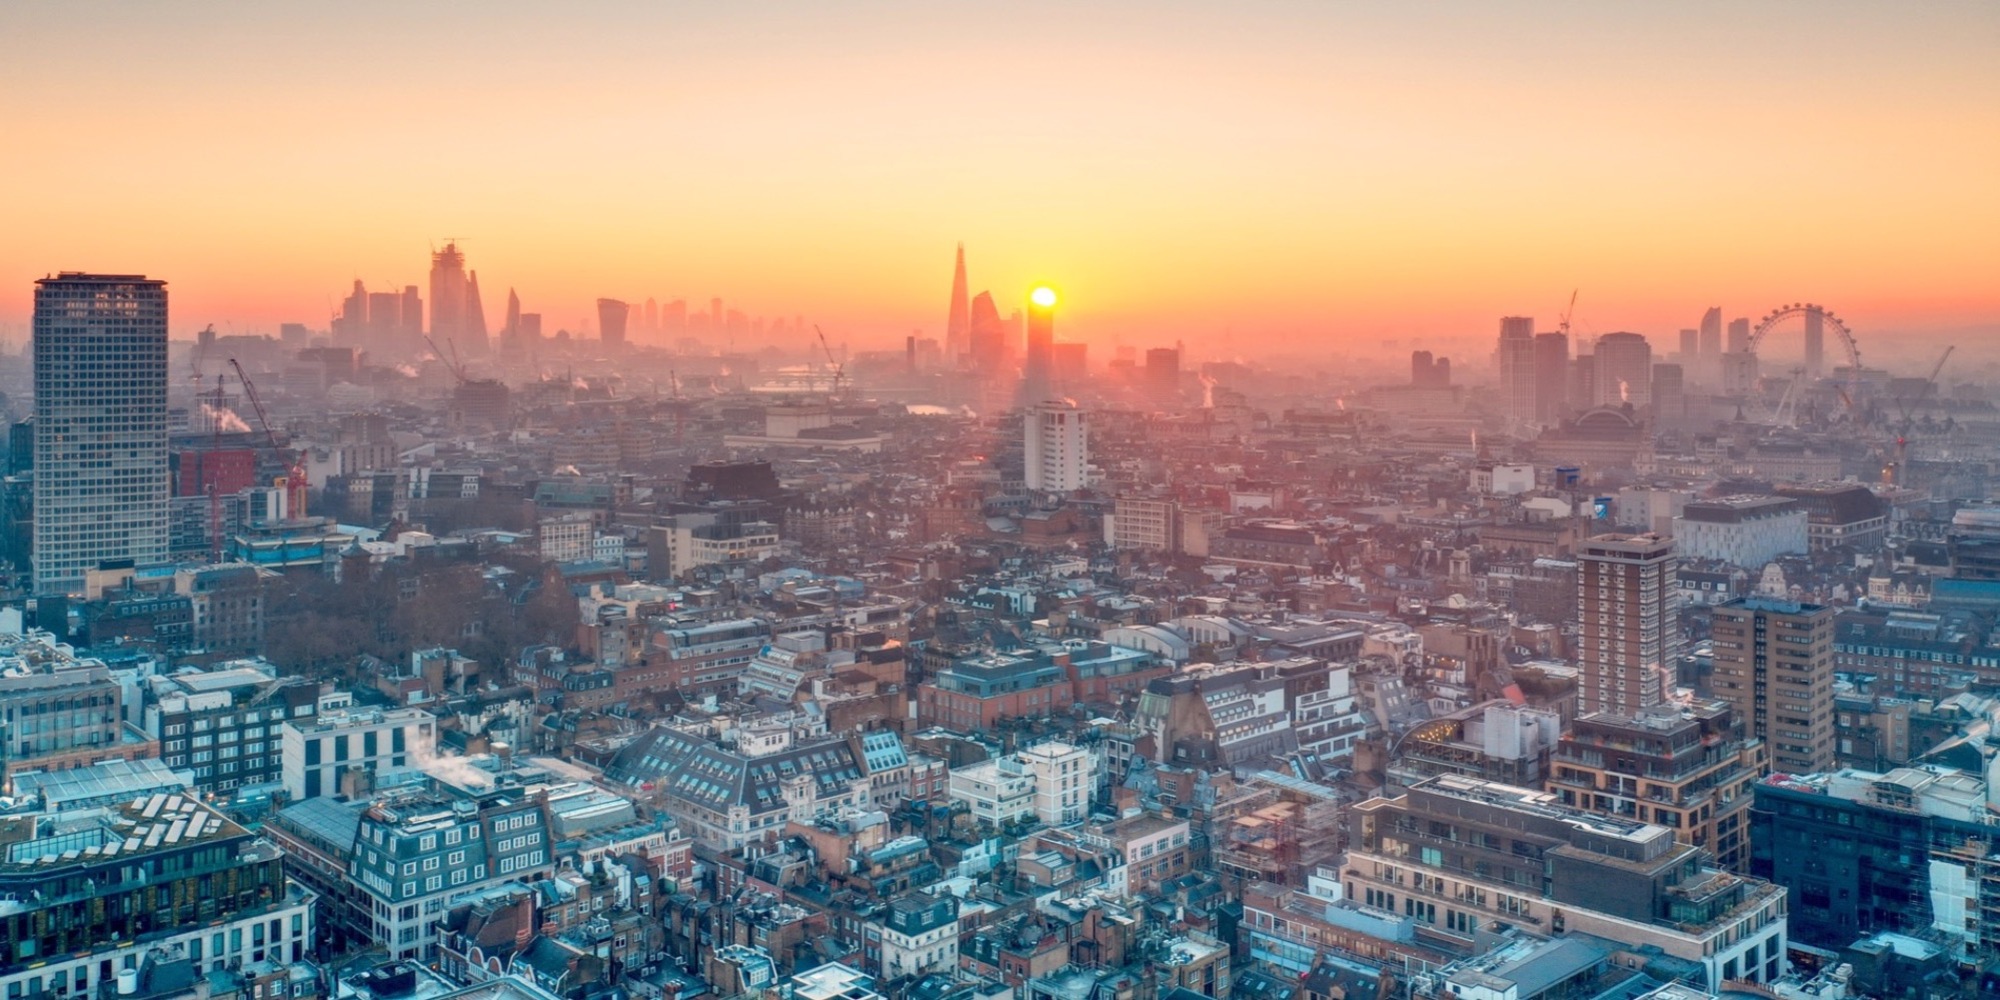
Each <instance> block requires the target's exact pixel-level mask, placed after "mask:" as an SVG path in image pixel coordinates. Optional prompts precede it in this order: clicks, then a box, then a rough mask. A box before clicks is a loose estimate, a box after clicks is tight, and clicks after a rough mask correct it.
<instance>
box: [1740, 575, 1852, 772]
mask: <svg viewBox="0 0 2000 1000" xmlns="http://www.w3.org/2000/svg"><path fill="white" fill-rule="evenodd" d="M1833 622H1834V611H1833V609H1832V608H1830V607H1826V606H1824V605H1819V604H1803V603H1800V602H1797V601H1780V600H1775V599H1772V598H1765V597H1739V598H1737V599H1736V600H1733V601H1729V602H1726V603H1724V604H1719V605H1716V607H1715V609H1714V610H1713V611H1712V612H1710V631H1711V633H1712V635H1713V639H1712V641H1711V645H1713V647H1714V654H1713V656H1714V664H1715V666H1714V673H1713V674H1712V676H1711V679H1710V681H1709V686H1710V688H1711V689H1712V690H1713V691H1714V692H1715V694H1716V697H1719V698H1722V699H1724V700H1726V701H1728V702H1729V704H1730V707H1731V708H1733V709H1735V710H1736V712H1737V714H1738V715H1741V716H1742V717H1743V721H1744V729H1745V732H1746V733H1747V734H1748V735H1749V736H1751V737H1754V738H1756V739H1761V740H1763V741H1764V742H1765V743H1766V744H1767V745H1769V747H1770V753H1771V768H1772V770H1774V771H1780V772H1785V773H1789V774H1812V773H1814V772H1818V771H1827V770H1831V769H1832V768H1833V765H1834V731H1833V700H1834V698H1833V631H1834V625H1833Z"/></svg>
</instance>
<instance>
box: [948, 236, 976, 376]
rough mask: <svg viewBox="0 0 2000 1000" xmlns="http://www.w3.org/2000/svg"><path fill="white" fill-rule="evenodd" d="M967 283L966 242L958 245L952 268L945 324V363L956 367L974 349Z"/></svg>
mask: <svg viewBox="0 0 2000 1000" xmlns="http://www.w3.org/2000/svg"><path fill="white" fill-rule="evenodd" d="M968 294H969V293H968V292H967V290H966V285H965V244H963V243H960V244H959V245H958V263H956V264H954V265H953V266H952V270H951V314H950V315H949V316H948V317H947V318H946V319H945V324H944V363H945V367H947V368H956V367H958V366H959V364H960V359H961V358H962V357H964V356H965V355H966V354H967V353H968V352H970V351H971V350H972V301H971V300H970V299H969V298H967V295H968Z"/></svg>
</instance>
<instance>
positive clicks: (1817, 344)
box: [1806, 306, 1826, 378]
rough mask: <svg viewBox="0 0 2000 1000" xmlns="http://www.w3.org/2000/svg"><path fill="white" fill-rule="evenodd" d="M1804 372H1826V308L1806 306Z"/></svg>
mask: <svg viewBox="0 0 2000 1000" xmlns="http://www.w3.org/2000/svg"><path fill="white" fill-rule="evenodd" d="M1806 374H1807V375H1808V376H1810V377H1812V378H1818V377H1820V376H1821V375H1824V374H1826V310H1824V309H1821V308H1820V307H1818V306H1807V307H1806Z"/></svg>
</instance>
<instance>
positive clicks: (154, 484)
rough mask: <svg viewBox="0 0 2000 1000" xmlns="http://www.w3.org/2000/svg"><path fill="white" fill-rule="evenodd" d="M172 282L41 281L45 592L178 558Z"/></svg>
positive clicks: (38, 566) (74, 275) (38, 514)
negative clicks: (170, 537)
mask: <svg viewBox="0 0 2000 1000" xmlns="http://www.w3.org/2000/svg"><path fill="white" fill-rule="evenodd" d="M166 286H167V283H166V282H164V281H155V280H151V279H148V278H145V277H142V276H139V275H131V274H83V273H79V272H74V271H65V272H63V273H62V274H60V275H57V276H56V277H53V278H43V279H42V280H40V281H37V282H35V320H34V338H35V340H34V345H35V487H34V491H35V526H34V564H35V580H34V583H35V593H37V594H66V593H74V592H76V591H78V590H80V589H82V587H83V583H84V574H85V573H87V572H88V571H90V570H93V569H96V568H98V567H99V566H100V565H101V564H103V563H105V562H107V561H111V560H130V562H131V565H134V566H142V567H143V566H154V565H158V564H161V563H164V562H166V561H167V500H168V497H169V495H170V492H171V482H170V477H169V475H168V470H167V287H166Z"/></svg>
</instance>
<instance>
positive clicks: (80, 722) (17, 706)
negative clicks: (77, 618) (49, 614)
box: [0, 630, 159, 781]
mask: <svg viewBox="0 0 2000 1000" xmlns="http://www.w3.org/2000/svg"><path fill="white" fill-rule="evenodd" d="M0 663H5V664H6V669H5V670H4V671H0V720H5V721H4V724H0V737H4V738H0V760H3V761H5V774H6V777H7V779H8V780H9V781H11V780H12V778H13V776H14V775H16V774H20V773H21V772H24V771H64V770H68V769H70V768H76V767H87V766H89V765H91V764H98V763H103V762H105V761H112V760H137V759H141V758H146V757H154V756H158V750H159V744H157V743H155V742H153V741H152V740H150V739H148V738H147V736H146V734H145V733H143V732H141V731H139V730H138V729H136V728H134V727H133V726H131V725H130V724H128V723H126V722H125V721H124V719H125V699H124V687H123V686H122V685H121V684H120V683H119V681H118V678H116V677H114V676H112V673H111V669H110V668H109V667H107V666H106V665H105V664H104V661H102V660H97V659H89V658H79V657H77V656H76V654H75V651H74V650H73V649H71V648H70V646H69V645H68V644H67V643H62V642H58V641H56V637H55V636H54V635H52V634H50V633H48V632H43V631H39V630H32V631H29V632H28V633H27V634H25V635H0Z"/></svg>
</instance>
